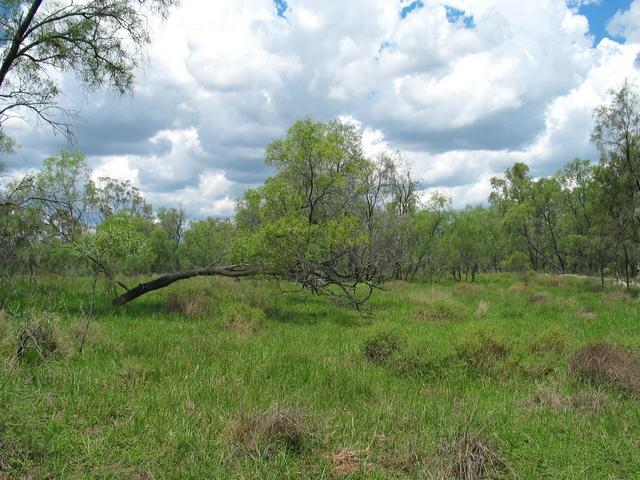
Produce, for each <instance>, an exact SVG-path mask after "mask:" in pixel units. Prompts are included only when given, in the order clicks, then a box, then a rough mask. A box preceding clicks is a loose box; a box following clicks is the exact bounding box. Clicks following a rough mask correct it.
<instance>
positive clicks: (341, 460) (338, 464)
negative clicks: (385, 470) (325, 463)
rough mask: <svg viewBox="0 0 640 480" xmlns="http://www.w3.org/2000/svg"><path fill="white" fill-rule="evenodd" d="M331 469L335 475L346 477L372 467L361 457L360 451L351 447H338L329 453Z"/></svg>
mask: <svg viewBox="0 0 640 480" xmlns="http://www.w3.org/2000/svg"><path fill="white" fill-rule="evenodd" d="M329 462H330V464H331V470H332V471H333V473H334V475H335V476H337V477H346V476H349V475H351V474H352V473H354V472H356V471H357V470H360V469H362V468H364V469H365V470H367V471H370V470H371V469H372V467H371V465H370V464H368V463H366V462H365V461H364V459H363V454H362V452H359V451H357V450H354V449H352V448H346V447H343V448H339V449H338V450H336V451H334V452H333V453H331V454H330V455H329Z"/></svg>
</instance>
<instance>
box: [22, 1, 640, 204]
mask: <svg viewBox="0 0 640 480" xmlns="http://www.w3.org/2000/svg"><path fill="white" fill-rule="evenodd" d="M587 3H593V1H591V0H571V1H569V2H567V3H564V2H559V1H557V0H526V1H522V2H513V1H512V0H450V1H447V2H441V1H437V0H433V1H429V2H427V1H424V2H409V1H400V0H398V1H395V2H394V1H389V0H352V1H350V2H344V1H338V0H325V1H323V2H321V3H320V2H317V1H313V0H290V1H289V2H287V5H288V6H287V9H286V10H283V4H282V2H280V3H279V4H278V5H279V8H280V10H278V9H277V8H276V4H274V2H273V1H272V0H242V1H238V0H217V1H216V2H201V1H198V0H183V1H182V2H181V6H180V7H179V8H178V9H177V10H175V11H174V12H173V14H172V15H171V16H170V18H169V19H168V21H166V22H165V23H162V24H160V23H159V22H158V23H156V24H155V26H154V36H153V38H154V40H153V43H152V45H151V46H150V49H149V61H148V62H147V64H146V68H145V69H144V71H141V72H140V74H139V75H138V86H137V88H136V92H135V95H134V96H133V97H127V98H124V99H117V98H115V97H112V96H107V95H89V96H82V95H79V94H78V95H73V94H72V95H71V98H70V99H69V102H70V103H71V104H73V105H76V106H77V107H80V108H81V114H82V121H81V122H80V124H79V125H78V129H77V136H78V145H77V147H78V148H79V149H81V150H83V151H85V152H86V153H87V155H88V158H89V159H90V161H91V163H92V165H93V166H94V167H96V171H97V172H101V173H100V174H102V173H108V174H110V175H113V176H120V177H121V178H127V179H130V180H131V181H133V182H134V183H136V184H137V185H138V186H139V188H140V189H141V190H142V191H143V192H144V194H145V196H147V197H148V199H149V200H150V201H152V202H153V203H154V204H155V205H157V206H160V205H169V206H170V205H177V204H182V205H184V206H185V207H186V208H187V209H188V212H189V214H190V215H193V216H207V215H230V214H231V213H232V211H233V205H234V199H235V198H237V196H239V195H241V193H242V192H243V191H244V190H245V189H246V188H248V187H251V186H253V185H257V184H259V183H261V182H262V181H263V180H264V178H265V177H266V176H267V175H269V174H270V173H271V172H270V170H269V169H268V168H266V167H265V166H264V164H263V153H264V147H265V145H266V144H267V143H268V142H269V141H270V140H272V139H274V138H277V137H279V136H281V135H283V134H284V133H285V132H286V129H287V128H288V127H289V126H290V125H291V124H292V123H293V122H294V121H295V120H296V119H297V118H300V117H304V116H312V117H314V118H316V119H319V120H327V119H331V118H336V117H342V118H346V119H349V121H352V122H354V123H355V124H356V125H357V126H358V128H360V129H361V131H362V132H363V142H364V145H365V150H366V151H367V153H368V154H370V155H376V154H377V153H379V152H380V151H382V150H400V151H401V152H402V153H403V155H404V156H405V157H406V158H407V159H408V161H409V162H410V163H411V165H412V167H413V168H414V170H415V171H416V173H417V175H418V176H419V177H420V178H421V179H422V186H423V188H424V192H425V194H428V193H429V192H432V191H434V190H437V189H439V190H441V191H443V192H446V193H448V194H451V195H452V196H453V197H454V204H455V205H456V206H464V204H466V203H476V202H479V201H482V200H484V199H486V195H487V194H488V189H489V179H490V177H491V176H492V175H496V174H499V173H501V172H503V171H504V170H505V169H506V168H507V167H508V166H509V165H510V164H511V163H513V162H514V161H525V162H527V163H529V164H530V165H531V168H532V171H533V172H534V174H536V175H544V174H548V173H552V172H553V171H555V170H556V169H558V168H559V167H560V166H561V165H562V164H563V163H564V162H566V161H567V160H570V159H571V158H573V157H575V156H584V157H591V158H594V157H595V151H594V149H593V147H592V146H591V145H590V143H589V134H590V130H591V128H592V116H591V112H592V110H593V107H595V106H596V105H598V104H601V103H603V102H605V101H606V100H607V91H608V89H610V88H615V87H618V86H619V85H620V84H621V83H622V81H623V80H624V79H625V78H630V79H634V78H638V70H637V68H636V67H635V66H634V65H635V64H636V63H638V62H637V60H636V58H637V55H638V52H639V51H640V46H639V45H638V43H636V42H638V41H639V40H640V39H639V38H638V33H637V30H636V26H637V25H639V24H640V22H638V21H637V18H638V13H640V0H635V1H634V3H633V4H632V5H631V7H630V9H629V10H627V11H625V12H619V13H618V14H616V16H615V17H614V18H613V19H612V20H611V22H610V24H609V31H610V32H611V34H612V35H614V34H615V35H618V36H622V37H624V38H626V42H624V43H621V41H620V38H619V37H618V41H614V40H611V39H604V40H603V41H601V42H600V43H599V44H598V45H597V46H594V45H593V37H592V36H591V34H590V32H589V23H588V21H587V18H586V17H584V16H583V15H581V14H580V7H581V6H583V5H586V4H587ZM410 5H412V7H411V8H407V7H409V6H410ZM278 13H280V14H278ZM65 90H66V91H67V92H74V91H76V90H77V82H76V81H75V80H74V79H73V78H72V77H67V78H66V79H65ZM14 131H15V132H17V133H16V136H17V137H18V139H19V141H20V142H21V144H22V145H23V147H22V149H21V150H20V151H19V153H18V154H17V155H15V156H14V157H13V158H11V159H9V162H13V163H14V164H16V165H17V164H20V165H22V166H24V165H29V166H34V165H36V164H37V163H38V162H39V161H40V160H41V158H42V157H43V156H45V155H46V154H51V153H55V151H56V150H57V149H58V148H61V147H63V146H64V145H63V144H61V142H60V140H59V139H52V137H51V135H50V134H49V132H43V131H41V130H36V131H34V130H32V129H27V128H25V127H24V126H19V125H16V126H15V129H14Z"/></svg>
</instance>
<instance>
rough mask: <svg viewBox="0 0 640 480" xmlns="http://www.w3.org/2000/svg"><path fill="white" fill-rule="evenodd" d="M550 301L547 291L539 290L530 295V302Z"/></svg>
mask: <svg viewBox="0 0 640 480" xmlns="http://www.w3.org/2000/svg"><path fill="white" fill-rule="evenodd" d="M548 301H549V294H548V293H545V292H537V293H534V294H533V295H531V296H530V297H529V303H533V304H535V303H547V302H548Z"/></svg>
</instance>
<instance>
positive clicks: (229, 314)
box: [222, 303, 266, 333]
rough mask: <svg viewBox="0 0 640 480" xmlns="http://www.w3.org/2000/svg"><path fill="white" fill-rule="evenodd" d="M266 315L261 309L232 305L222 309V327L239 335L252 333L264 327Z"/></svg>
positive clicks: (239, 304) (238, 304)
mask: <svg viewBox="0 0 640 480" xmlns="http://www.w3.org/2000/svg"><path fill="white" fill-rule="evenodd" d="M265 320H266V315H265V313H264V311H263V310H261V309H259V308H254V307H250V306H249V305H245V304H241V303H232V304H230V305H226V306H224V307H223V309H222V326H223V328H225V329H226V330H233V331H235V332H238V333H251V332H255V331H257V330H259V329H260V328H262V327H263V326H264V323H265Z"/></svg>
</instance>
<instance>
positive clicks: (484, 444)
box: [443, 429, 508, 480]
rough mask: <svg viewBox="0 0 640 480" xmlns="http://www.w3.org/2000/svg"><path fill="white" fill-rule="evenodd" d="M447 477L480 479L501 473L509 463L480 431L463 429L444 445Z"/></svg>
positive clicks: (470, 479)
mask: <svg viewBox="0 0 640 480" xmlns="http://www.w3.org/2000/svg"><path fill="white" fill-rule="evenodd" d="M443 450H444V452H443V453H444V454H445V458H447V459H448V463H447V465H446V466H445V474H446V477H447V478H454V479H459V480H480V479H482V478H487V477H493V476H495V475H499V474H500V473H501V472H503V471H504V470H506V469H507V468H508V467H507V463H506V461H505V459H504V457H503V456H502V454H501V452H500V451H499V450H498V449H496V448H495V447H494V446H493V445H492V444H491V442H489V441H487V440H486V439H485V438H483V436H482V435H481V434H480V433H478V432H473V431H468V430H466V429H462V430H461V431H460V432H458V434H457V435H456V436H455V437H454V438H452V439H451V440H449V441H448V442H445V443H444V445H443Z"/></svg>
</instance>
